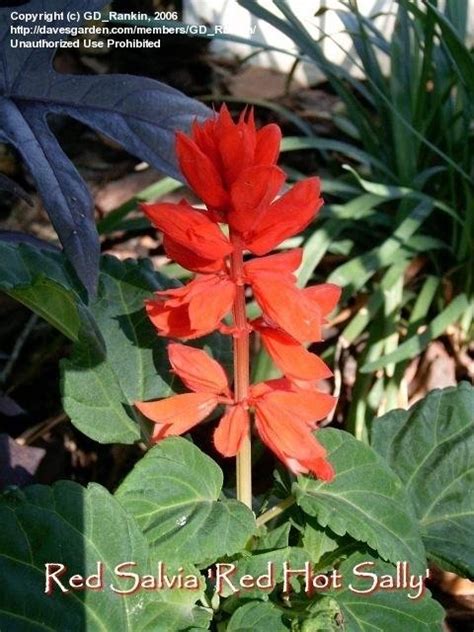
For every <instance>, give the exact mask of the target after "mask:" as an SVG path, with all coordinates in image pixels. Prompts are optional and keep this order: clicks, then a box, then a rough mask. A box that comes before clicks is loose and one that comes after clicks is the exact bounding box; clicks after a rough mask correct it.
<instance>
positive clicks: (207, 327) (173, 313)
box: [146, 274, 235, 338]
mask: <svg viewBox="0 0 474 632" xmlns="http://www.w3.org/2000/svg"><path fill="white" fill-rule="evenodd" d="M234 295H235V284H234V283H233V282H232V281H231V280H230V279H229V278H228V277H222V278H221V277H220V276H217V275H215V274H208V275H205V276H199V277H196V278H195V279H194V280H193V281H191V282H190V283H188V284H187V285H185V286H183V287H180V288H173V289H171V290H164V291H160V292H155V298H154V299H151V300H149V301H146V310H147V314H148V317H149V318H150V320H151V322H152V323H153V325H154V326H155V327H156V328H157V329H158V332H159V333H160V334H162V335H166V336H171V337H174V338H198V337H199V336H203V335H204V334H207V333H209V332H211V331H214V330H215V329H217V327H218V326H219V323H220V321H221V319H222V318H223V317H224V316H225V315H226V314H227V313H228V312H229V311H230V310H231V308H232V302H233V299H234Z"/></svg>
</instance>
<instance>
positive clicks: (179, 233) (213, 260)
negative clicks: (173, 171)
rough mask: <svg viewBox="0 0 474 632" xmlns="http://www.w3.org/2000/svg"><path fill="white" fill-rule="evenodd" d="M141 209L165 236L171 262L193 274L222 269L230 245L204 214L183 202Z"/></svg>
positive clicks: (229, 251)
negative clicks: (175, 262) (173, 261)
mask: <svg viewBox="0 0 474 632" xmlns="http://www.w3.org/2000/svg"><path fill="white" fill-rule="evenodd" d="M141 208H142V210H143V211H144V213H145V214H146V215H147V217H148V218H149V219H150V221H151V223H152V224H153V225H154V226H156V228H158V229H159V230H161V231H162V232H163V233H164V236H165V237H164V247H165V250H166V253H167V255H168V256H169V257H170V258H171V259H174V260H175V261H177V262H178V263H179V264H180V265H182V266H184V267H185V268H187V269H188V270H193V271H194V272H216V271H219V270H222V269H223V266H224V257H226V256H227V255H229V254H230V253H231V252H232V246H231V244H230V242H229V240H228V239H227V238H226V237H225V235H224V233H223V232H222V231H221V230H220V229H219V227H218V226H217V225H216V224H215V223H214V222H212V221H211V220H210V219H209V217H208V216H207V214H206V213H203V212H202V211H198V210H197V209H195V208H193V207H192V206H191V205H190V204H188V203H187V202H185V201H181V202H180V203H179V204H169V203H160V204H143V205H142V206H141Z"/></svg>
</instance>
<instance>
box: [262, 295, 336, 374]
mask: <svg viewBox="0 0 474 632" xmlns="http://www.w3.org/2000/svg"><path fill="white" fill-rule="evenodd" d="M302 292H303V295H304V297H305V299H306V300H309V302H310V304H311V308H312V309H313V310H314V311H315V313H316V314H317V317H318V318H319V320H320V323H323V322H324V316H326V315H327V314H329V313H330V312H332V310H333V309H334V307H335V306H336V303H337V301H338V300H339V297H340V294H341V289H340V288H339V287H337V285H333V284H332V283H323V284H321V285H315V286H312V287H309V288H305V289H304V290H302ZM251 324H252V327H253V329H255V330H256V331H258V332H259V333H260V337H261V340H262V342H263V345H264V347H265V349H266V351H267V353H268V354H269V356H270V357H271V358H272V360H273V362H274V363H275V364H276V365H277V367H278V368H279V369H280V370H281V371H282V372H283V373H284V374H285V375H286V376H287V377H289V378H291V379H292V380H308V381H311V382H315V381H318V380H323V379H326V378H329V377H331V376H332V372H331V371H330V369H329V368H328V367H327V366H326V365H325V363H324V362H323V361H322V360H321V359H320V358H318V356H316V355H315V354H314V353H310V352H309V351H308V350H307V349H306V348H305V347H304V346H303V345H302V344H300V343H299V342H298V341H297V340H295V338H293V337H292V336H290V335H289V334H288V333H286V332H285V331H283V330H282V329H281V328H279V327H276V326H275V325H274V324H272V323H270V322H268V320H266V319H265V318H257V319H256V320H254V321H253V322H252V323H251Z"/></svg>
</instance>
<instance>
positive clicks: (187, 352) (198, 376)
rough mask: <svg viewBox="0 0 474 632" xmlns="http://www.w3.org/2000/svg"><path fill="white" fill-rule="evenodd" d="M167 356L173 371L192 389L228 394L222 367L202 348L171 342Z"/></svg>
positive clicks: (227, 384)
mask: <svg viewBox="0 0 474 632" xmlns="http://www.w3.org/2000/svg"><path fill="white" fill-rule="evenodd" d="M168 357H169V360H170V363H171V366H172V367H173V369H174V371H175V372H176V373H177V375H179V377H180V378H181V380H182V381H183V382H184V384H185V385H186V386H187V387H188V388H189V389H191V390H192V391H196V392H201V391H202V392H206V393H214V394H215V395H220V394H225V395H228V396H230V392H229V383H228V380H227V375H226V373H225V371H224V369H223V368H222V367H221V365H220V364H219V363H218V362H216V361H215V360H214V359H213V358H210V357H209V356H208V355H207V353H206V352H205V351H203V350H202V349H195V348H194V347H188V346H186V345H181V344H178V343H171V344H169V345H168Z"/></svg>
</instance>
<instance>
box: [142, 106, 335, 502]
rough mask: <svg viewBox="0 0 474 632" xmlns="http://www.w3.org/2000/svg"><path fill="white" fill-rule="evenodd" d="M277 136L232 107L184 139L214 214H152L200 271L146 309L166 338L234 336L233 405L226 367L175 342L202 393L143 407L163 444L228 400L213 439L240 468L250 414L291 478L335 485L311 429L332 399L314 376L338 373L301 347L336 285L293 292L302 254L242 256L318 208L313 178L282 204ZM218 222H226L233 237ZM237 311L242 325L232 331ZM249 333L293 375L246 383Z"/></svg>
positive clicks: (181, 371) (158, 210)
mask: <svg viewBox="0 0 474 632" xmlns="http://www.w3.org/2000/svg"><path fill="white" fill-rule="evenodd" d="M280 141H281V132H280V130H279V128H278V127H277V126H275V125H267V126H265V127H263V128H262V129H261V130H258V131H257V130H256V128H255V121H254V116H253V110H249V111H247V110H244V112H242V114H241V116H240V118H239V120H238V121H237V122H234V121H233V120H232V117H231V116H230V113H229V111H228V109H227V107H226V106H225V105H223V106H222V107H221V109H220V111H219V113H218V114H217V115H215V116H214V117H212V118H210V119H209V120H207V121H205V122H204V123H202V124H199V123H197V122H196V123H194V124H193V127H192V136H191V137H189V136H186V135H184V134H181V133H178V135H177V142H176V146H177V156H178V162H179V164H180V166H181V169H182V172H183V174H184V176H185V178H186V180H187V182H188V183H189V185H190V187H191V188H192V189H193V190H194V191H195V193H196V194H197V195H198V196H199V197H200V198H201V199H202V200H203V201H204V203H205V204H206V206H207V211H204V212H202V211H199V210H197V209H194V208H192V207H191V206H190V205H189V204H188V203H186V202H182V203H181V204H179V205H174V204H157V205H149V206H147V207H145V209H144V210H145V212H146V213H147V214H148V215H149V217H150V218H151V220H152V221H153V223H154V224H155V226H156V227H157V228H158V229H159V230H161V231H162V232H163V235H164V238H163V245H164V248H165V251H166V252H167V254H168V256H170V257H171V258H173V259H174V260H175V261H178V263H180V264H181V265H183V266H184V267H186V268H187V269H189V270H192V271H194V272H198V273H200V275H199V276H197V277H196V278H195V279H194V280H193V281H191V282H190V283H188V284H187V285H186V286H184V287H181V288H175V289H169V290H165V291H160V292H156V294H155V296H154V298H153V299H151V300H149V301H147V304H146V309H147V313H148V316H149V318H150V320H151V321H152V322H153V324H154V325H155V327H156V328H157V330H158V332H159V333H160V334H161V335H167V336H170V337H176V338H184V339H190V338H197V337H200V336H202V335H204V334H207V333H210V332H211V331H214V330H220V331H222V332H225V333H229V334H231V335H232V336H233V337H234V349H235V354H234V355H235V362H236V368H235V376H234V377H235V391H236V392H235V398H234V399H233V397H234V396H233V395H232V393H231V391H230V389H229V384H228V380H227V377H226V375H225V372H224V370H223V368H222V367H221V366H220V365H219V364H218V363H217V362H215V360H213V359H212V358H210V357H208V356H207V355H206V354H205V353H204V352H203V351H201V350H199V349H194V348H190V347H185V346H183V345H181V344H177V343H172V344H170V345H169V358H170V363H171V366H172V369H173V371H174V372H175V373H176V374H177V375H179V376H180V377H181V379H182V380H183V382H184V383H185V384H186V385H187V386H188V388H190V389H191V390H192V391H194V392H192V393H187V394H184V395H176V396H174V397H171V398H169V399H167V400H161V401H157V402H139V403H137V407H138V408H139V410H141V411H142V413H143V414H145V415H146V416H148V417H149V418H150V419H152V420H153V421H154V422H155V432H154V435H153V437H154V439H155V440H159V439H161V438H163V437H166V436H168V435H171V434H182V433H184V432H186V431H187V430H189V429H190V428H192V427H193V426H194V425H195V424H197V423H199V422H200V421H202V420H203V419H205V418H206V417H207V416H208V415H209V413H210V412H212V411H213V410H214V408H215V407H216V406H217V405H218V404H226V412H225V414H224V416H223V418H222V419H221V421H220V423H219V425H218V426H217V428H216V430H215V432H214V442H215V445H216V448H217V449H218V450H219V451H220V452H221V453H222V454H223V455H225V456H234V455H236V454H238V453H239V451H240V450H241V449H242V450H244V451H245V454H246V455H247V456H246V457H245V459H244V458H242V460H241V464H242V463H244V462H245V463H246V464H248V463H249V459H248V454H249V442H248V441H246V438H247V436H248V432H249V424H250V420H249V413H248V408H249V407H250V408H252V409H253V410H254V411H255V424H256V428H257V431H258V432H259V434H260V436H261V438H262V440H263V441H264V443H265V444H266V445H267V446H268V447H269V448H270V449H271V450H273V452H274V453H275V454H276V456H277V457H278V458H279V459H281V460H282V461H283V462H284V463H285V464H286V465H287V466H288V467H289V468H290V469H291V470H292V471H293V472H294V473H295V474H301V473H312V474H314V475H316V476H318V477H319V478H322V479H324V480H327V481H328V480H330V479H331V478H332V477H333V475H334V472H333V469H332V467H331V465H330V463H328V461H327V459H326V451H325V449H324V447H323V446H321V445H320V444H319V443H318V441H317V440H316V439H315V437H314V436H313V435H312V434H311V433H312V430H314V429H315V428H316V426H317V423H318V422H319V421H321V420H322V419H323V418H324V417H325V416H327V415H328V414H329V413H330V412H331V410H332V408H333V406H334V403H335V400H334V398H332V397H331V396H330V395H327V394H325V393H320V392H318V391H317V390H316V383H317V381H318V380H320V379H324V378H326V377H329V376H330V375H331V372H330V371H329V369H328V367H326V365H325V364H324V362H322V360H320V359H319V358H318V357H317V356H315V355H313V354H312V353H310V352H309V351H308V350H307V349H306V348H305V347H304V346H303V344H302V343H306V342H313V341H318V340H320V339H321V325H322V323H323V322H324V321H323V319H324V317H325V316H326V315H327V314H328V313H329V312H330V311H331V310H332V309H333V307H334V305H335V303H336V302H337V299H338V298H339V295H340V290H339V288H337V287H336V286H333V285H332V284H323V285H320V286H317V287H315V288H308V289H306V290H301V289H299V288H298V287H297V286H296V275H295V273H296V270H297V269H298V267H299V266H300V264H301V260H302V251H301V249H299V250H294V251H290V252H284V253H279V254H276V255H271V256H267V257H265V258H264V259H260V260H253V261H250V262H247V263H245V264H244V263H243V251H244V250H246V249H247V250H250V251H251V252H253V253H254V254H256V255H264V254H267V253H268V252H270V251H271V250H272V249H274V248H275V247H276V246H278V244H279V243H280V242H281V241H283V240H284V239H286V238H288V237H291V236H293V235H294V234H296V233H297V232H299V231H301V230H303V229H304V228H305V227H306V226H307V225H308V224H309V223H310V222H311V221H312V220H313V218H314V216H315V214H316V213H317V211H318V210H319V208H320V207H321V205H322V199H321V197H320V190H319V180H318V179H317V178H309V179H307V180H305V181H302V182H299V183H297V184H296V185H295V186H294V187H293V188H291V189H290V190H289V191H287V192H286V193H285V194H284V195H282V196H281V197H280V198H278V199H275V198H276V197H277V196H278V194H279V192H280V189H281V187H282V185H283V183H284V173H283V172H282V171H281V170H280V169H279V168H278V167H277V166H276V162H277V159H278V154H279V146H280ZM218 223H227V224H228V225H229V229H230V230H229V238H227V237H226V236H224V234H223V233H222V232H221V230H220V228H219V227H218V226H217V224H218ZM245 285H250V286H251V289H252V291H253V295H254V297H255V299H256V301H257V303H258V304H259V306H260V308H261V310H262V313H263V314H262V317H261V318H258V319H256V320H255V321H254V322H253V323H249V322H248V320H247V318H246V315H245V287H244V286H245ZM231 310H232V311H233V314H234V322H233V324H232V325H227V324H224V323H223V322H222V320H223V318H225V316H226V315H228V314H229V313H230V311H231ZM252 328H253V329H255V330H256V331H259V332H260V335H261V338H262V341H263V345H264V346H265V348H266V349H267V351H268V353H269V354H270V356H271V357H272V358H273V360H274V362H275V364H276V365H277V366H278V367H279V368H280V369H281V371H282V372H283V373H284V374H285V377H283V378H279V379H277V380H270V381H267V382H264V383H261V384H257V385H253V386H251V387H250V388H249V386H248V366H246V364H247V360H246V358H248V333H249V331H250V329H252ZM232 401H233V402H234V403H232ZM245 467H246V468H247V469H246V470H245V471H246V472H248V465H246V466H245ZM242 471H243V470H242ZM242 471H241V473H242ZM248 479H249V475H248V474H247V478H242V477H240V478H239V481H240V484H241V486H240V487H238V490H239V491H238V496H239V498H241V499H245V500H244V501H245V502H246V503H247V504H248V505H249V506H250V504H251V497H250V493H249V491H250V489H249V486H248V485H245V480H248ZM239 494H240V495H239Z"/></svg>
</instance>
